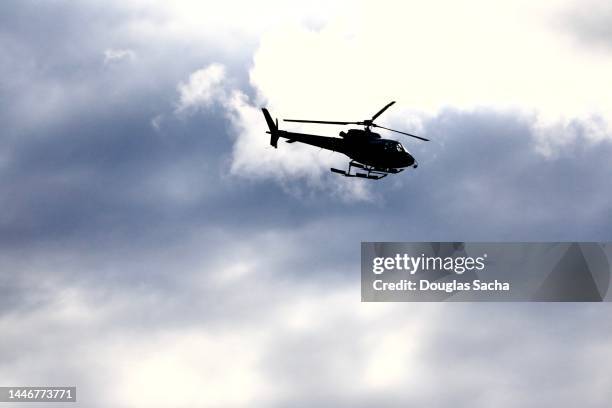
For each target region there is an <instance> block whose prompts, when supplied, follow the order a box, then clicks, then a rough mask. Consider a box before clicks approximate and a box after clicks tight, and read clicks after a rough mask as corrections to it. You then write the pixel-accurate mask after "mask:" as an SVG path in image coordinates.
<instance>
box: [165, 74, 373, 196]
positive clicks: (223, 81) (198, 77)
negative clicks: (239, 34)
mask: <svg viewBox="0 0 612 408" xmlns="http://www.w3.org/2000/svg"><path fill="white" fill-rule="evenodd" d="M225 71H226V70H225V68H224V66H223V65H221V64H218V63H213V64H211V65H209V66H207V67H205V68H202V69H199V70H197V71H195V72H193V73H192V74H191V75H190V76H189V80H188V81H187V82H182V83H180V84H179V86H178V91H179V102H178V106H177V109H176V112H175V113H177V114H178V115H179V116H180V115H183V114H185V113H187V114H190V113H194V112H195V111H196V110H197V109H201V108H210V107H211V106H212V105H213V104H215V103H216V104H218V105H220V106H222V107H223V109H224V110H225V113H226V115H227V117H228V119H229V120H230V123H231V126H232V129H233V133H234V134H235V141H234V147H233V151H232V160H231V165H230V171H231V174H232V175H234V176H239V177H243V178H247V179H267V178H270V179H274V180H277V181H279V182H280V183H281V184H282V185H283V187H285V188H286V189H287V190H288V191H291V192H293V193H295V194H303V192H302V190H301V188H300V187H299V184H298V185H296V180H300V179H301V180H303V181H305V182H306V183H307V184H308V185H309V186H310V187H313V188H315V189H328V190H330V191H331V192H332V193H334V194H337V195H338V196H339V197H340V198H342V199H346V200H353V199H357V200H371V199H373V197H372V194H371V193H370V191H369V189H368V188H367V184H366V183H367V181H363V180H348V181H347V180H346V179H344V178H339V177H335V176H333V175H330V174H328V173H329V168H330V167H331V166H340V167H344V166H345V165H346V163H345V162H346V160H345V159H344V156H341V155H339V154H337V153H333V152H329V151H324V150H322V149H319V148H314V147H312V146H307V145H301V144H295V145H291V146H289V145H285V144H284V143H282V141H281V143H280V145H279V148H278V149H274V148H272V147H271V146H270V144H269V136H268V135H267V134H266V131H267V130H268V128H267V125H266V123H265V120H264V119H263V115H262V112H261V109H260V107H258V106H256V104H257V102H254V101H251V100H250V98H249V97H248V96H247V95H246V94H245V93H243V92H242V91H240V90H238V89H235V88H233V87H232V86H231V85H230V81H229V80H227V78H226V76H225ZM330 180H332V181H331V182H330Z"/></svg>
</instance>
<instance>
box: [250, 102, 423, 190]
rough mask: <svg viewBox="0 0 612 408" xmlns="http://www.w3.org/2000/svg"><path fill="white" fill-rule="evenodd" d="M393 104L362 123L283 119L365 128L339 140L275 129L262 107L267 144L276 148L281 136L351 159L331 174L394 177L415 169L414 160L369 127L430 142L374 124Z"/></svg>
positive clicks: (348, 133)
mask: <svg viewBox="0 0 612 408" xmlns="http://www.w3.org/2000/svg"><path fill="white" fill-rule="evenodd" d="M394 103H395V101H393V102H390V103H388V104H387V105H386V106H385V107H384V108H382V109H381V110H379V111H378V112H377V113H376V114H375V115H374V116H372V118H371V119H366V120H363V121H361V122H337V121H324V120H300V119H284V121H285V122H300V123H321V124H329V125H363V126H364V129H349V130H348V131H346V132H340V136H341V137H342V138H337V137H328V136H318V135H310V134H305V133H295V132H287V131H285V130H280V129H279V128H278V119H277V120H276V123H275V122H274V121H273V120H272V117H271V116H270V113H269V112H268V110H267V109H266V108H262V109H261V110H262V112H263V114H264V117H265V118H266V122H267V123H268V127H269V128H270V131H269V132H266V133H269V134H270V144H271V145H272V146H274V147H275V148H276V147H278V146H277V145H278V138H279V137H283V138H285V139H287V143H294V142H300V143H306V144H309V145H313V146H317V147H320V148H323V149H327V150H332V151H334V152H338V153H342V154H345V155H347V156H348V157H349V158H351V161H350V162H349V166H348V170H346V171H343V170H338V169H334V168H332V169H331V171H333V172H334V173H338V174H342V175H343V176H345V177H362V178H368V179H373V180H379V179H381V178H383V177H385V176H387V175H388V174H397V173H399V172H400V171H403V170H404V169H405V168H406V167H409V166H412V167H414V168H416V167H417V162H416V160H415V159H414V157H412V155H411V154H410V153H409V152H408V151H406V149H404V146H402V144H401V143H400V142H398V141H397V140H390V139H382V138H381V137H380V135H379V134H378V133H374V132H372V131H371V130H370V128H381V129H386V130H390V131H392V132H396V133H401V134H403V135H406V136H411V137H415V138H417V139H420V140H424V141H429V139H425V138H424V137H420V136H415V135H411V134H410V133H405V132H400V131H399V130H394V129H389V128H386V127H384V126H380V125H377V124H375V123H374V120H376V118H378V117H379V116H380V115H381V114H382V113H383V112H384V111H386V110H387V109H388V108H389V107H390V106H391V105H393V104H394ZM352 168H358V169H362V170H365V171H366V173H363V172H358V171H357V170H355V173H354V174H353V173H351V169H352Z"/></svg>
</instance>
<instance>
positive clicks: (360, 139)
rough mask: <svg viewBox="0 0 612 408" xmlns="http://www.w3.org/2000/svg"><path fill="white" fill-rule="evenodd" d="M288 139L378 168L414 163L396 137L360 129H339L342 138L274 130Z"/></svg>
mask: <svg viewBox="0 0 612 408" xmlns="http://www.w3.org/2000/svg"><path fill="white" fill-rule="evenodd" d="M275 134H276V135H277V136H278V137H281V138H285V139H288V140H287V142H288V143H293V142H302V143H306V144H310V145H313V146H317V147H321V148H323V149H327V150H332V151H335V152H338V153H342V154H345V155H346V156H348V157H350V158H351V159H353V160H355V161H357V162H359V163H362V164H366V165H368V166H373V167H375V168H380V169H401V168H405V167H410V166H413V167H416V166H417V163H416V160H415V159H414V157H413V156H412V155H411V154H410V153H409V152H408V151H406V149H404V147H403V146H402V144H401V143H400V142H398V141H396V140H391V139H382V138H381V137H380V135H379V134H377V133H374V132H370V131H364V130H360V129H350V130H349V131H348V132H347V133H345V132H340V136H342V138H337V137H329V136H319V135H312V134H305V133H296V132H288V131H285V130H277V131H276V132H275Z"/></svg>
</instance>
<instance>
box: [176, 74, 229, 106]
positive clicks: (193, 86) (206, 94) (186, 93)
mask: <svg viewBox="0 0 612 408" xmlns="http://www.w3.org/2000/svg"><path fill="white" fill-rule="evenodd" d="M224 81H225V67H224V66H222V65H221V64H211V65H209V66H208V67H206V68H203V69H200V70H197V71H195V72H193V73H192V74H191V75H190V76H189V80H188V81H187V82H181V83H180V84H179V85H178V91H179V94H180V99H179V103H178V107H177V112H182V111H185V110H188V109H198V108H203V107H204V108H206V107H210V106H211V105H212V103H213V102H214V101H217V100H224V98H225V94H224V92H225V89H224Z"/></svg>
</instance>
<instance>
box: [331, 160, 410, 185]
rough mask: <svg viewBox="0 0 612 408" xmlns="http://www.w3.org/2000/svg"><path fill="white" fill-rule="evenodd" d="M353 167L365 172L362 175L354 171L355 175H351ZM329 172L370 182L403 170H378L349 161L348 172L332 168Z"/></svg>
mask: <svg viewBox="0 0 612 408" xmlns="http://www.w3.org/2000/svg"><path fill="white" fill-rule="evenodd" d="M353 167H354V168H358V169H362V170H365V171H366V173H362V172H358V171H355V173H352V172H351V170H352V168H353ZM330 170H331V171H332V172H334V173H338V174H342V175H343V176H344V177H360V178H367V179H371V180H380V179H381V178H383V177H387V175H389V174H396V173H399V172H400V171H402V170H404V169H380V168H376V167H373V166H367V165H365V164H361V163H357V162H356V161H351V162H350V163H349V166H348V170H346V171H344V170H338V169H334V168H331V169H330Z"/></svg>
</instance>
